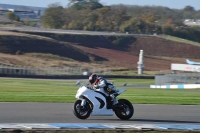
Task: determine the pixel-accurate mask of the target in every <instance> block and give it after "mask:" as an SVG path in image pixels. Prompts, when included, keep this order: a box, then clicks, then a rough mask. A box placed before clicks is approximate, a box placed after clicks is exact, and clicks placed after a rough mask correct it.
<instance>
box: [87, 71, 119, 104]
mask: <svg viewBox="0 0 200 133" xmlns="http://www.w3.org/2000/svg"><path fill="white" fill-rule="evenodd" d="M89 82H90V84H91V85H92V87H93V89H94V90H95V91H100V92H103V93H104V94H106V95H107V96H110V98H111V101H112V103H113V105H116V104H117V103H118V101H117V99H116V98H115V95H114V94H115V93H116V88H115V86H114V85H113V84H112V83H110V82H108V81H107V80H106V79H105V78H103V77H100V76H97V74H91V75H90V76H89Z"/></svg>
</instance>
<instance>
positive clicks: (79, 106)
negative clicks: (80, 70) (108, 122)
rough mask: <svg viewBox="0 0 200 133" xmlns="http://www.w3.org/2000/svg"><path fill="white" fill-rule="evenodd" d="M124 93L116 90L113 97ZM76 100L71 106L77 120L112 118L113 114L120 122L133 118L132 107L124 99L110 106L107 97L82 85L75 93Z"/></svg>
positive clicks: (109, 100) (108, 97)
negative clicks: (95, 117) (99, 117)
mask: <svg viewBox="0 0 200 133" xmlns="http://www.w3.org/2000/svg"><path fill="white" fill-rule="evenodd" d="M124 91H126V89H118V90H117V92H116V93H115V97H117V96H118V95H120V94H121V93H123V92H124ZM76 98H77V100H76V101H75V103H74V106H73V112H74V115H75V116H76V117H77V118H79V119H87V118H88V117H89V116H90V115H92V116H113V115H114V113H115V114H116V116H117V117H118V118H119V119H121V120H128V119H130V118H131V117H132V116H133V113H134V108H133V105H132V104H131V103H130V102H129V101H128V100H126V99H119V100H118V103H117V104H116V105H113V104H112V101H111V99H110V96H109V95H105V93H103V92H100V91H95V90H93V89H91V88H90V87H88V86H84V85H82V86H81V87H79V89H78V91H77V93H76Z"/></svg>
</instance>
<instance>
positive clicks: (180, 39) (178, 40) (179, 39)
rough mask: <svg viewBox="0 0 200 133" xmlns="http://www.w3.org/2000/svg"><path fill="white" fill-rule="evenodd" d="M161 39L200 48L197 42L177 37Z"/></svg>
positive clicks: (165, 36) (167, 36) (164, 36)
mask: <svg viewBox="0 0 200 133" xmlns="http://www.w3.org/2000/svg"><path fill="white" fill-rule="evenodd" d="M161 37H163V38H165V39H168V40H172V41H177V42H183V43H188V44H192V45H195V46H200V43H198V42H194V41H190V40H187V39H183V38H179V37H174V36H170V35H162V36H161Z"/></svg>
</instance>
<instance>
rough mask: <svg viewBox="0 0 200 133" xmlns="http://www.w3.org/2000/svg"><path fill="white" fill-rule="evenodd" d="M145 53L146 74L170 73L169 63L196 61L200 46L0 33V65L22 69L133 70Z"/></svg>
mask: <svg viewBox="0 0 200 133" xmlns="http://www.w3.org/2000/svg"><path fill="white" fill-rule="evenodd" d="M141 49H143V50H144V56H145V58H144V59H145V71H160V70H169V69H170V65H171V63H185V59H186V58H189V59H191V60H195V61H199V59H200V57H199V51H200V47H199V46H194V45H189V44H185V43H180V42H174V41H170V40H166V39H163V38H160V37H159V36H91V35H69V34H52V33H40V34H39V33H37V35H36V33H19V32H4V31H1V32H0V53H1V54H0V56H1V59H0V63H4V64H14V65H21V66H40V67H44V66H68V65H70V66H80V65H81V66H82V67H84V68H86V69H87V67H89V66H90V65H91V66H93V67H99V68H104V67H106V68H107V67H109V68H110V69H112V70H115V71H130V70H131V71H136V70H137V62H138V55H139V51H140V50H141Z"/></svg>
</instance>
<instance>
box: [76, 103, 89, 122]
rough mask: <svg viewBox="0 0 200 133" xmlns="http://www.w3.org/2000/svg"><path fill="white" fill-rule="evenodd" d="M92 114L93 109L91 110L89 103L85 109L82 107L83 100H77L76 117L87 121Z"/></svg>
mask: <svg viewBox="0 0 200 133" xmlns="http://www.w3.org/2000/svg"><path fill="white" fill-rule="evenodd" d="M91 112H92V109H91V108H90V105H89V103H88V102H86V105H85V106H84V107H82V106H81V100H76V102H75V103H74V110H73V113H74V115H75V116H76V117H77V118H79V119H87V118H88V117H89V116H90V113H91Z"/></svg>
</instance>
